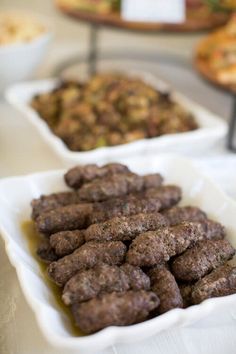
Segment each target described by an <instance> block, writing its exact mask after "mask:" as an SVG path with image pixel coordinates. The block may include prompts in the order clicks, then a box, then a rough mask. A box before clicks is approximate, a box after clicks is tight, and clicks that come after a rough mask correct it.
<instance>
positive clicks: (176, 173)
mask: <svg viewBox="0 0 236 354" xmlns="http://www.w3.org/2000/svg"><path fill="white" fill-rule="evenodd" d="M121 162H124V163H126V164H128V166H129V167H130V168H131V169H132V170H133V171H135V172H138V173H140V174H145V173H152V172H157V171H158V172H161V173H162V174H163V175H164V177H165V180H166V182H167V183H175V184H178V185H180V186H181V187H182V189H183V201H182V204H185V205H186V204H192V205H195V206H198V207H200V208H202V209H203V210H205V211H206V212H207V213H208V214H209V216H210V217H211V218H213V219H215V220H218V221H220V222H221V223H223V224H224V225H225V226H226V228H227V233H228V238H229V240H230V241H231V242H232V244H233V245H234V247H236V222H235V215H236V203H235V202H234V201H233V200H231V199H230V198H228V197H227V196H226V195H224V194H223V193H222V192H221V191H220V190H219V189H218V187H217V186H215V185H214V183H213V182H211V181H210V180H208V179H207V178H206V177H204V176H203V175H201V173H200V172H199V171H197V169H196V168H195V167H194V165H193V163H192V162H191V161H189V160H186V159H184V158H180V157H177V156H175V155H168V154H167V155H165V154H163V155H159V156H158V157H155V156H154V155H153V156H149V157H145V158H132V159H131V158H127V159H124V160H122V161H121ZM63 173H64V171H52V172H46V173H37V174H33V175H28V176H23V177H13V178H8V179H5V180H4V179H3V180H1V181H0V232H1V234H2V236H3V238H4V240H5V243H6V250H7V254H8V256H9V259H10V261H11V263H12V264H13V265H14V267H15V268H16V271H17V275H18V279H19V282H20V284H21V287H22V289H23V292H24V294H25V297H26V299H27V301H28V303H29V305H30V306H31V308H32V310H33V311H34V313H35V316H36V319H37V321H38V324H39V326H40V328H41V330H42V332H43V333H44V335H45V337H46V338H47V340H48V341H49V342H50V343H51V344H52V345H53V346H55V347H60V348H61V349H62V350H64V352H65V353H68V352H73V353H74V352H77V353H90V352H94V353H95V352H98V351H99V350H102V349H104V348H106V347H108V346H111V345H115V344H117V343H127V342H129V343H130V342H131V343H132V342H137V340H142V339H145V338H148V337H151V336H155V335H157V334H158V333H159V332H161V331H163V330H166V329H170V328H173V327H181V326H186V325H191V324H193V323H194V322H196V321H198V320H199V319H202V318H205V319H207V318H209V316H210V315H213V314H214V315H216V314H217V313H218V312H219V311H220V309H221V310H222V307H223V308H224V312H225V313H227V311H230V309H232V306H233V307H234V306H236V295H231V296H227V297H222V298H217V299H210V300H206V301H204V302H203V303H202V304H200V305H197V306H192V307H190V308H188V309H185V310H182V309H175V310H172V311H169V312H168V313H166V314H164V315H161V316H159V317H156V318H153V319H151V320H148V321H145V322H143V323H140V324H136V325H133V326H129V327H109V328H106V329H104V330H102V331H100V332H98V333H96V334H93V335H89V336H85V337H75V336H74V335H73V334H72V333H71V332H70V330H69V319H68V318H67V317H66V315H65V314H64V313H62V312H61V310H60V308H59V307H58V305H57V302H56V300H55V298H54V295H53V294H52V292H51V290H50V288H48V286H47V284H46V283H45V280H44V278H43V277H42V275H41V271H40V268H39V265H38V263H37V261H36V259H35V258H34V256H33V255H32V254H31V253H30V252H29V249H28V244H27V241H26V238H25V236H24V234H23V231H22V223H23V222H24V221H26V220H29V219H30V211H31V210H30V201H31V200H32V199H33V198H36V197H39V196H40V195H41V194H48V193H52V192H57V191H62V190H66V189H67V188H66V186H65V184H64V182H63V178H62V176H63Z"/></svg>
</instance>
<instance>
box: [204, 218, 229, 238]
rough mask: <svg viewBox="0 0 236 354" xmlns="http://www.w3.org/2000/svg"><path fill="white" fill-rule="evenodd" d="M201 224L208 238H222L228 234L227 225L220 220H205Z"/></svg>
mask: <svg viewBox="0 0 236 354" xmlns="http://www.w3.org/2000/svg"><path fill="white" fill-rule="evenodd" d="M201 224H202V227H203V230H204V233H205V235H206V238H207V239H208V240H221V239H222V238H224V237H225V236H226V230H225V227H224V226H223V225H221V224H220V223H219V222H216V221H213V220H204V221H202V222H201Z"/></svg>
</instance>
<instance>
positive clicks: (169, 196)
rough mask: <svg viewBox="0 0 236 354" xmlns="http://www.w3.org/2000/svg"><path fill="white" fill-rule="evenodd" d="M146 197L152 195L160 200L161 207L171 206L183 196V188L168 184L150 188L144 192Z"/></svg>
mask: <svg viewBox="0 0 236 354" xmlns="http://www.w3.org/2000/svg"><path fill="white" fill-rule="evenodd" d="M143 194H144V196H145V197H152V198H155V199H157V200H159V201H160V203H161V209H162V210H163V209H167V208H171V207H173V206H174V205H176V204H177V203H179V201H180V200H181V198H182V190H181V188H180V187H178V186H174V185H173V186H172V185H166V186H161V187H160V188H150V189H147V190H146V191H145V192H143Z"/></svg>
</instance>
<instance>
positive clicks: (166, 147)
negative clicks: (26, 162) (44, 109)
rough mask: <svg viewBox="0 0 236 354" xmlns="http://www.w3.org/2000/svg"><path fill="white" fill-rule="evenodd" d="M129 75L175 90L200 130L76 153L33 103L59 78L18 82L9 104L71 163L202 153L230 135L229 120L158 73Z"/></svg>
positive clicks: (175, 96) (176, 99)
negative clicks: (157, 76) (37, 110)
mask: <svg viewBox="0 0 236 354" xmlns="http://www.w3.org/2000/svg"><path fill="white" fill-rule="evenodd" d="M126 74H127V75H129V76H137V77H141V78H142V79H143V80H144V81H145V82H147V83H150V84H152V85H153V86H154V87H156V88H157V89H158V90H161V91H171V96H172V98H173V99H174V100H175V101H177V102H179V103H180V104H181V105H182V106H183V107H185V109H186V110H188V111H190V112H191V113H193V115H194V116H195V117H196V121H197V123H198V125H199V129H197V130H195V131H190V132H186V133H177V134H166V135H163V136H160V137H156V138H152V139H142V140H137V141H134V142H132V143H127V144H123V145H117V146H112V147H101V148H98V149H94V150H91V151H86V152H74V151H71V150H69V148H68V147H67V146H66V145H65V144H64V142H63V141H62V140H61V139H60V138H59V137H57V136H56V135H55V134H53V133H52V132H51V130H50V129H49V127H48V125H47V124H46V123H45V122H44V121H43V119H41V118H40V116H39V114H38V113H37V112H36V111H35V110H34V109H33V108H32V107H31V106H30V102H31V100H32V98H33V96H35V95H37V94H40V93H44V92H48V91H50V90H52V89H53V88H55V87H56V85H57V84H58V80H56V79H49V80H42V81H34V82H33V81H32V82H25V83H22V84H17V85H14V86H12V87H11V88H10V89H8V90H7V92H6V98H7V100H8V102H9V103H11V104H12V105H13V106H14V107H15V108H17V109H19V110H20V111H21V112H22V113H23V114H24V115H25V117H26V118H27V119H28V121H29V122H30V123H32V124H33V125H34V126H35V127H36V128H37V130H38V131H39V132H40V134H41V135H42V137H43V138H44V140H45V142H46V143H47V144H48V145H50V146H51V147H52V148H53V150H54V151H55V152H56V153H57V155H58V156H59V157H61V158H62V159H63V161H64V162H65V163H68V164H70V163H71V162H80V163H93V162H97V161H99V162H100V163H106V162H110V161H114V160H115V159H117V158H122V157H124V158H125V157H127V156H135V155H142V154H147V153H153V152H174V153H185V152H186V153H187V152H189V151H191V152H201V151H205V150H206V149H209V148H211V147H212V146H213V145H214V144H216V143H217V142H218V141H219V140H221V139H222V138H224V137H225V136H226V133H227V124H226V122H224V121H223V120H222V119H221V118H219V117H218V116H217V115H215V114H213V113H211V112H209V111H208V110H207V109H205V108H203V107H202V106H200V105H199V104H197V103H195V102H193V101H192V100H190V99H188V98H187V97H185V96H184V95H182V94H180V93H177V92H173V91H172V90H171V89H170V88H169V87H168V85H167V84H165V83H164V82H163V81H161V80H159V79H157V78H156V77H155V76H153V75H151V74H149V73H145V72H137V71H135V72H129V73H126Z"/></svg>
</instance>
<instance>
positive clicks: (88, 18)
mask: <svg viewBox="0 0 236 354" xmlns="http://www.w3.org/2000/svg"><path fill="white" fill-rule="evenodd" d="M56 6H57V7H58V9H59V10H60V11H61V12H62V13H64V14H65V15H67V16H69V17H72V18H74V19H76V20H79V21H85V22H89V23H93V24H97V25H104V26H111V27H116V28H121V29H122V28H123V29H126V30H133V31H147V32H148V31H149V32H154V31H168V32H194V31H203V30H209V29H212V28H215V27H218V26H221V25H224V24H225V23H226V22H227V21H228V19H229V14H227V13H223V12H210V10H209V8H208V7H207V6H206V5H203V6H201V7H199V8H197V9H189V10H187V20H186V21H185V22H184V23H181V24H168V23H150V22H131V21H124V20H122V18H121V17H120V14H119V13H118V12H113V13H110V14H96V13H92V12H85V11H81V10H76V9H72V8H70V7H67V6H66V5H64V4H60V0H57V2H56Z"/></svg>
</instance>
